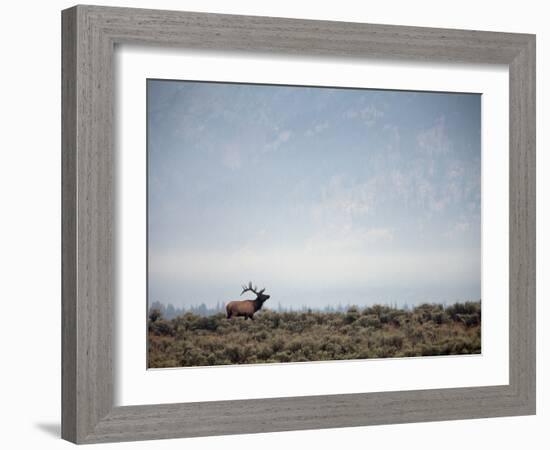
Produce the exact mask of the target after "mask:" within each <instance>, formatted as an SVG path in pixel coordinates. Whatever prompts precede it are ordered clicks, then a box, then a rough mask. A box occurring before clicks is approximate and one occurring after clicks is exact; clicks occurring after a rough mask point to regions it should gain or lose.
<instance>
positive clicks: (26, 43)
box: [0, 0, 550, 450]
mask: <svg viewBox="0 0 550 450" xmlns="http://www.w3.org/2000/svg"><path fill="white" fill-rule="evenodd" d="M100 3H101V4H104V5H117V6H135V7H148V8H161V9H180V10H189V11H204V12H220V13H233V14H252V15H270V16H280V17H299V18H310V19H330V20H343V21H358V22H373V23H388V24H398V25H420V26H432V27H450V28H469V29H481V30H492V31H511V32H528V33H536V34H537V100H538V105H537V108H538V110H537V128H538V133H537V135H538V136H537V138H538V150H539V151H538V160H537V174H538V177H537V185H538V200H537V208H538V212H537V222H538V230H539V231H538V239H537V240H538V246H537V247H538V259H537V268H538V296H537V297H538V305H537V307H538V310H537V316H538V320H537V322H538V323H537V339H538V345H537V347H538V351H537V357H538V364H537V378H538V395H537V397H538V414H537V416H531V417H512V418H504V419H502V418H501V419H483V420H466V421H454V422H440V423H424V424H406V425H388V426H377V427H360V428H348V429H336V430H315V431H300V432H287V433H272V434H261V435H240V436H229V437H213V438H196V439H189V440H186V441H182V440H168V441H159V442H153V443H152V442H137V443H126V444H119V445H118V448H136V449H137V448H176V447H181V446H183V445H185V446H186V448H188V449H207V448H215V447H218V446H220V447H221V446H223V447H224V448H226V449H227V448H229V449H231V448H239V450H245V449H257V448H259V447H261V448H262V449H270V448H281V447H283V448H294V447H298V446H305V445H307V446H308V447H315V448H318V449H325V448H326V449H329V448H334V447H337V446H340V447H341V446H342V445H360V446H369V447H370V448H380V447H382V446H383V447H384V448H407V449H416V448H419V449H420V448H421V449H423V450H427V449H432V448H433V449H438V450H441V448H443V447H444V448H445V449H446V450H451V449H460V450H463V449H464V448H468V447H469V448H483V447H487V448H499V449H513V448H521V447H528V448H544V444H543V442H545V441H547V440H548V433H547V428H546V427H545V426H544V425H545V424H546V425H547V423H550V422H549V421H550V412H549V408H550V394H549V392H550V391H549V390H548V388H547V386H548V385H547V384H546V383H545V381H546V380H544V376H545V372H544V366H545V365H546V366H547V365H548V360H549V358H550V355H549V352H548V347H547V345H546V342H545V340H547V339H548V332H547V330H544V329H543V327H544V324H545V322H546V321H547V320H546V319H549V318H550V317H549V315H550V309H548V308H545V305H544V304H543V299H544V298H545V294H546V296H548V280H550V274H549V272H548V267H549V266H548V258H547V256H548V254H549V252H548V250H550V249H549V243H548V242H549V241H548V239H547V238H546V236H545V235H544V233H543V232H542V230H544V229H545V228H548V227H549V226H550V223H549V219H550V217H549V209H550V208H549V207H548V201H546V207H545V205H544V193H546V194H548V193H549V192H548V191H549V190H550V187H549V186H550V183H549V181H548V178H546V179H543V173H545V172H546V173H548V171H549V170H550V164H549V160H550V159H549V157H548V155H544V154H543V152H542V149H543V148H545V144H546V143H547V142H548V139H547V130H545V129H544V128H543V125H544V124H545V123H548V121H549V116H550V114H549V113H548V105H549V104H550V98H549V95H550V94H549V90H548V88H547V86H545V84H546V82H548V81H549V78H550V74H549V73H548V71H549V69H548V59H549V57H550V53H549V50H548V46H547V45H546V44H547V42H550V27H549V26H548V25H549V24H550V23H549V22H550V21H548V20H547V19H546V20H545V19H544V17H545V15H548V13H547V11H545V2H540V1H531V0H523V1H521V2H518V1H514V2H511V1H502V0H500V1H485V2H480V1H479V0H473V1H472V0H461V1H460V2H442V1H441V0H435V1H428V0H416V1H414V2H411V1H408V0H386V1H376V2H358V1H355V2H354V1H352V0H339V1H338V2H321V1H320V0H316V1H311V2H310V1H305V0H304V1H301V2H298V1H295V0H294V1H291V0H277V1H275V0H266V1H262V2H259V1H254V0H232V1H231V2H228V1H224V0H182V1H175V0H172V1H170V0H157V1H133V2H132V1H123V0H119V1H104V2H100ZM72 4H73V3H72V2H70V1H62V0H50V1H48V2H39V1H27V2H6V3H5V4H4V5H3V8H2V16H1V17H2V23H1V27H0V33H1V39H0V43H1V44H0V45H1V46H2V51H1V53H0V55H1V56H2V70H1V71H0V77H1V83H0V116H1V120H0V130H1V136H2V145H1V146H0V151H1V160H0V161H1V165H0V185H1V189H0V196H1V197H0V207H1V211H2V220H0V265H1V267H0V274H1V278H0V280H1V284H0V297H1V299H2V303H3V314H2V316H1V317H2V319H3V320H2V324H1V325H0V332H1V338H0V342H1V343H2V347H1V353H0V355H1V358H0V361H1V368H2V370H1V372H0V379H1V382H0V412H1V414H2V417H1V419H2V424H3V426H2V432H1V434H0V444H1V445H2V447H4V448H27V447H29V448H33V446H40V447H41V448H43V449H53V448H68V447H69V445H70V444H68V443H67V442H65V441H62V440H60V438H59V433H60V397H61V394H60V364H61V363H60V359H61V350H60V343H61V335H60V322H61V320H60V319H61V317H60V311H61V307H60V305H61V299H60V297H61V284H60V273H61V259H60V246H61V226H60V216H61V198H60V182H61V181H60V175H61V170H60V169H61V157H60V112H61V111H60V105H61V99H60V85H61V76H60V57H61V54H60V50H61V36H60V34H61V22H60V10H61V9H63V8H66V7H69V6H72ZM545 169H546V170H545ZM545 256H546V257H545ZM99 447H105V446H104V445H102V446H98V448H99Z"/></svg>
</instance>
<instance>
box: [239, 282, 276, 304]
mask: <svg viewBox="0 0 550 450" xmlns="http://www.w3.org/2000/svg"><path fill="white" fill-rule="evenodd" d="M242 287H243V291H242V292H241V295H243V294H244V293H245V292H248V291H250V292H252V293H254V294H256V302H258V303H259V304H260V308H261V305H263V304H264V302H265V301H266V300H268V299H269V297H270V296H269V295H267V294H264V291H265V288H263V289H262V290H261V291H258V287H257V286H254V287H252V281H249V282H248V286H246V285H244V284H243V286H242ZM260 308H258V309H260Z"/></svg>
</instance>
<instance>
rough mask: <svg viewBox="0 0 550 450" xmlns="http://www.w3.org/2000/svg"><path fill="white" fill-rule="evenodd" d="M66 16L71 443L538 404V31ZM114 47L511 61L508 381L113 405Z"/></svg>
mask: <svg viewBox="0 0 550 450" xmlns="http://www.w3.org/2000/svg"><path fill="white" fill-rule="evenodd" d="M62 16H63V17H62V30H63V44H62V52H63V57H62V65H63V67H62V83H63V89H62V92H63V98H62V102H63V113H62V126H63V138H62V147H63V148H62V151H63V157H62V172H63V183H62V184H63V186H62V192H63V194H62V196H63V198H62V202H63V218H62V224H63V225H62V227H63V231H62V232H63V246H62V257H63V263H62V267H63V282H62V286H63V289H62V314H63V318H62V326H63V331H62V347H63V351H62V354H63V363H62V369H63V379H62V383H63V387H62V402H63V413H62V435H63V437H64V438H65V439H67V440H70V441H72V442H77V443H93V442H111V441H121V440H137V439H161V438H175V437H190V436H207V435H220V434H235V433H252V432H268V431H284V430H298V429H315V428H327V427H345V426H362V425H371V424H387V423H400V422H411V421H418V422H419V421H429V420H450V419H463V418H474V417H493V416H508V415H519V414H533V413H534V412H535V38H534V36H532V35H526V34H511V33H493V32H484V31H468V30H449V29H435V28H419V27H401V26H390V25H370V24H359V23H344V22H330V21H308V20H297V19H282V18H269V17H250V16H233V15H220V14H201V13H187V12H176V11H155V10H143V9H141V10H140V9H128V8H108V7H96V6H77V7H74V8H71V9H68V10H65V11H63V14H62ZM120 43H122V44H124V43H129V44H136V43H137V44H140V43H141V44H148V45H157V46H163V47H166V46H175V47H184V48H190V49H199V50H202V51H208V50H218V51H219V50H223V51H228V52H264V53H272V54H287V55H296V56H297V57H300V58H307V57H310V56H327V57H331V58H354V59H361V58H367V57H368V58H384V59H407V60H418V61H434V62H442V61H443V62H445V61H451V62H453V61H454V62H466V63H486V64H507V65H508V66H509V71H510V156H509V158H510V299H509V301H510V383H509V384H508V385H505V386H490V387H474V388H460V389H434V390H422V391H419V390H417V391H406V392H386V393H361V394H346V395H325V396H308V397H288V398H278V399H261V400H238V401H221V402H203V403H183V404H170V405H140V406H124V407H113V369H112V355H113V350H112V347H113V311H114V297H113V281H114V280H113V277H114V275H113V269H114V265H113V252H112V246H113V230H114V226H113V220H114V219H113V217H114V211H113V207H114V204H113V194H114V193H113V186H114V184H113V161H114V157H115V154H114V152H115V151H116V149H115V148H114V144H113V142H114V139H113V131H114V130H113V52H114V45H115V44H120Z"/></svg>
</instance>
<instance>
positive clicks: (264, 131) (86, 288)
mask: <svg viewBox="0 0 550 450" xmlns="http://www.w3.org/2000/svg"><path fill="white" fill-rule="evenodd" d="M62 24H63V46H62V82H63V89H62V92H63V111H62V124H63V130H62V131H63V136H62V145H63V149H62V155H63V171H62V172H63V186H62V192H63V198H62V203H63V222H62V223H63V248H62V256H63V289H62V293H63V295H62V312H63V314H62V327H63V330H62V355H63V358H62V359H63V367H62V436H63V438H65V439H67V440H70V441H72V442H75V443H94V442H113V441H127V440H142V439H161V438H176V437H192V436H209V435H223V434H236V433H258V432H271V431H285V430H300V429H317V428H334V427H349V426H361V425H371V424H389V423H403V422H414V421H431V420H452V419H466V418H480V417H495V416H510V415H526V414H534V413H535V392H536V386H535V37H534V36H533V35H526V34H512V33H494V32H483V31H466V30H450V29H434V28H418V27H405V26H393V25H372V24H362V23H343V22H329V21H309V20H298V19H282V18H270V17H249V16H231V15H218V14H204V13H189V12H181V11H179V12H176V11H156V10H143V9H127V8H110V7H100V6H75V7H73V8H70V9H67V10H65V11H63V13H62Z"/></svg>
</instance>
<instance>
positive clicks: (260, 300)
mask: <svg viewBox="0 0 550 450" xmlns="http://www.w3.org/2000/svg"><path fill="white" fill-rule="evenodd" d="M248 291H250V292H253V293H254V294H256V300H234V301H232V302H229V303H228V304H227V305H226V306H225V311H226V312H227V318H228V319H231V317H233V316H235V317H239V316H244V320H246V319H250V320H254V313H255V312H256V311H259V310H260V309H262V306H263V304H264V302H265V301H266V300H267V299H269V295H267V294H264V291H265V288H264V289H262V290H261V291H258V288H257V287H254V288H252V282H250V283H248V286H245V285H243V291H242V292H241V295H243V294H244V293H245V292H248Z"/></svg>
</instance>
